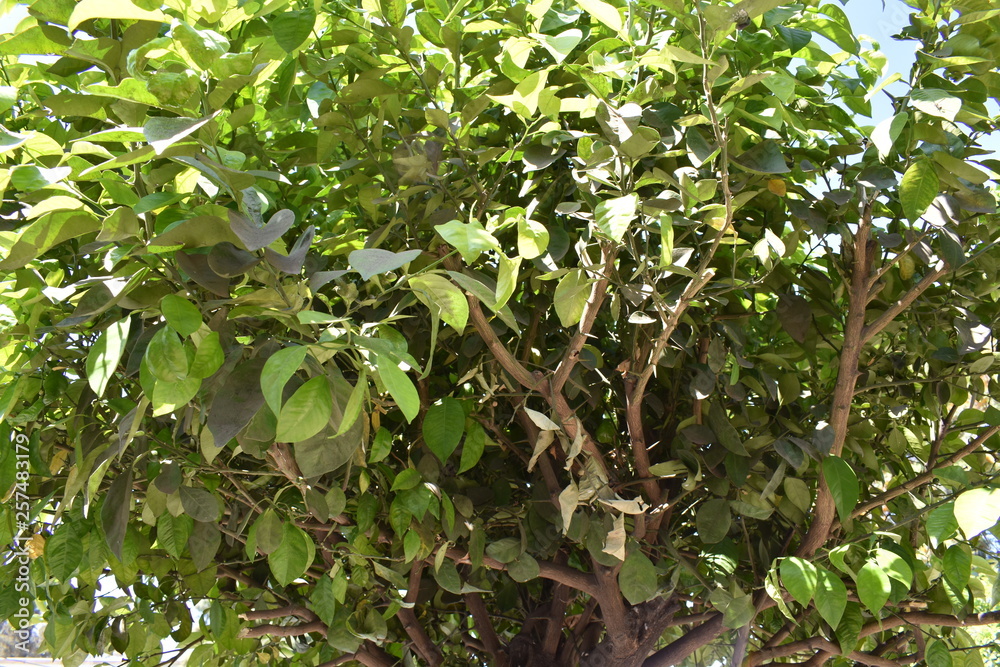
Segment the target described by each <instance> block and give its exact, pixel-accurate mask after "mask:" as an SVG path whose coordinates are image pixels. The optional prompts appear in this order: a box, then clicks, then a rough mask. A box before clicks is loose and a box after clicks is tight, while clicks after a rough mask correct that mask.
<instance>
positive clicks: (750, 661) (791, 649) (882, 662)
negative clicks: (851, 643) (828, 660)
mask: <svg viewBox="0 0 1000 667" xmlns="http://www.w3.org/2000/svg"><path fill="white" fill-rule="evenodd" d="M803 651H819V652H820V654H831V655H834V654H837V653H840V648H839V647H838V646H837V645H836V644H834V643H833V642H831V641H830V640H828V639H824V638H823V637H810V638H809V639H803V640H802V641H798V642H792V643H791V644H784V645H782V646H777V647H775V648H771V649H765V650H763V651H758V652H756V653H754V654H751V655H750V656H749V657H748V658H747V662H746V666H747V667H756V666H757V665H760V664H763V663H764V662H767V661H769V660H774V659H775V658H787V657H789V656H792V655H795V654H796V653H801V652H803ZM817 655H819V654H817ZM848 657H849V658H850V659H851V660H853V661H854V662H857V663H860V664H862V665H870V666H871V667H899V665H900V664H902V663H899V662H896V661H895V660H889V659H887V658H882V657H879V656H877V655H871V654H870V653H862V652H860V651H852V652H851V653H850V654H849V655H848Z"/></svg>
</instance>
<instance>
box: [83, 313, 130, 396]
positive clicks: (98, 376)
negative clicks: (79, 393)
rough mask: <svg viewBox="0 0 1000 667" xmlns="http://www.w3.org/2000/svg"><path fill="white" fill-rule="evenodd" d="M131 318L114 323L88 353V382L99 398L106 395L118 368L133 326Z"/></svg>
mask: <svg viewBox="0 0 1000 667" xmlns="http://www.w3.org/2000/svg"><path fill="white" fill-rule="evenodd" d="M131 323H132V320H131V318H128V317H126V318H125V319H123V320H121V321H118V322H115V323H113V324H112V325H111V326H109V327H108V328H107V329H105V330H104V332H103V333H102V334H101V335H100V336H99V337H98V339H97V342H96V343H94V345H93V346H92V347H91V348H90V352H88V353H87V382H88V383H89V384H90V388H91V389H92V390H93V391H94V393H95V394H96V395H97V397H98V398H100V397H101V396H103V395H104V390H105V389H107V387H108V382H109V381H110V380H111V377H112V375H114V372H115V369H116V368H118V362H119V361H121V358H122V353H123V352H125V342H126V340H127V339H128V332H129V328H130V326H131Z"/></svg>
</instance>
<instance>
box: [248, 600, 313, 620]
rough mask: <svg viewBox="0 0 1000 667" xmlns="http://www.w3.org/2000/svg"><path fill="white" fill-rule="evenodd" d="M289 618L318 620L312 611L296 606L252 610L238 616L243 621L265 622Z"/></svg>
mask: <svg viewBox="0 0 1000 667" xmlns="http://www.w3.org/2000/svg"><path fill="white" fill-rule="evenodd" d="M289 616H295V617H297V618H300V619H302V620H303V621H308V622H312V621H318V620H319V617H318V616H316V614H314V613H313V612H312V610H310V609H306V608H305V607H303V606H301V605H297V604H291V605H288V606H287V607H278V608H277V609H252V610H250V611H247V612H244V613H242V614H240V618H242V619H243V620H245V621H266V620H271V619H275V618H287V617H289Z"/></svg>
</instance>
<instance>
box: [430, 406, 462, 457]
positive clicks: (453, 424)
mask: <svg viewBox="0 0 1000 667" xmlns="http://www.w3.org/2000/svg"><path fill="white" fill-rule="evenodd" d="M464 432H465V411H464V410H463V409H462V403H461V402H460V401H458V400H456V399H454V398H443V399H441V402H440V403H438V404H436V405H432V406H431V407H430V408H428V409H427V414H426V415H424V423H423V435H424V442H425V443H426V444H427V447H428V448H429V449H430V450H431V451H432V452H434V455H435V456H437V457H438V459H440V460H441V462H442V463H443V462H445V461H447V460H448V457H449V456H451V454H452V452H454V451H455V448H456V447H458V443H459V441H460V440H461V439H462V434H463V433H464Z"/></svg>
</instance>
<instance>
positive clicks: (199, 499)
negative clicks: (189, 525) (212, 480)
mask: <svg viewBox="0 0 1000 667" xmlns="http://www.w3.org/2000/svg"><path fill="white" fill-rule="evenodd" d="M178 491H179V492H180V494H181V506H182V507H183V508H184V512H185V513H186V514H187V515H188V516H190V517H191V518H192V519H194V520H195V521H218V520H219V515H220V514H221V513H222V507H221V505H220V503H219V499H218V498H216V497H215V496H214V495H212V494H211V493H209V492H208V491H206V490H205V489H201V488H198V487H195V486H182V487H181V488H180V489H178Z"/></svg>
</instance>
